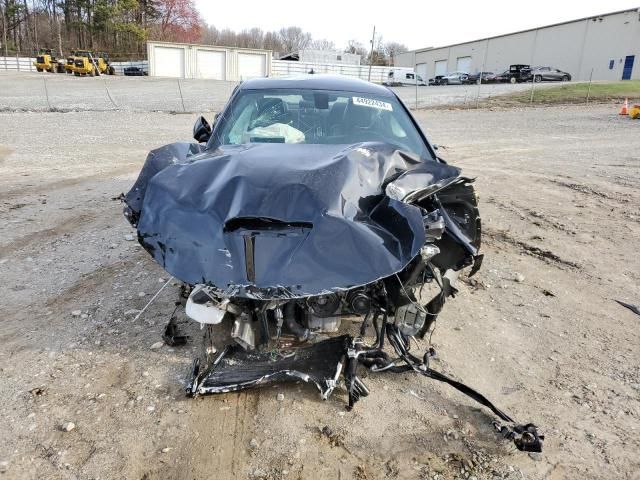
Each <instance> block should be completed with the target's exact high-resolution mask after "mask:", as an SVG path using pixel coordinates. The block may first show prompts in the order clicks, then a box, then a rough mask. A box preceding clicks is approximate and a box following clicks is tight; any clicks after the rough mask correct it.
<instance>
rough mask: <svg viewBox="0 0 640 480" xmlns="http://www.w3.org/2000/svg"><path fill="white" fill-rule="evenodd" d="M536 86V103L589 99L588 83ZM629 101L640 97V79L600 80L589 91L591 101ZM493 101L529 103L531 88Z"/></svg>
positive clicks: (495, 98)
mask: <svg viewBox="0 0 640 480" xmlns="http://www.w3.org/2000/svg"><path fill="white" fill-rule="evenodd" d="M537 87H538V84H536V86H535V87H534V92H533V103H534V104H562V103H564V104H566V103H585V102H586V100H587V91H588V90H589V84H588V83H569V84H560V85H557V86H553V87H547V86H545V87H542V88H537ZM625 98H628V99H629V101H633V100H635V99H640V80H626V81H624V82H622V81H620V82H598V83H592V84H591V91H590V92H589V101H590V102H610V101H624V99H625ZM491 100H492V102H491V103H494V102H495V103H506V104H510V103H516V104H517V103H529V102H530V101H531V90H526V91H522V92H517V93H510V94H507V95H501V96H499V97H493V98H492V99H491Z"/></svg>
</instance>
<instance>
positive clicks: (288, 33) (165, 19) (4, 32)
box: [0, 0, 407, 65]
mask: <svg viewBox="0 0 640 480" xmlns="http://www.w3.org/2000/svg"><path fill="white" fill-rule="evenodd" d="M0 16H1V17H2V19H1V24H0V32H1V34H0V43H1V44H2V45H0V52H1V53H2V54H5V55H9V54H11V55H13V54H22V55H31V54H33V53H34V52H36V51H37V50H38V49H39V48H51V49H54V50H57V51H58V52H62V54H67V53H68V52H69V51H70V50H73V49H92V50H97V51H107V52H109V53H110V54H111V57H112V58H114V59H127V58H141V57H143V56H144V55H145V53H146V47H145V42H146V41H147V40H164V41H171V42H185V43H202V44H205V45H219V46H227V47H240V48H257V49H267V50H272V51H273V52H274V55H284V54H287V53H291V52H296V51H299V50H303V49H317V50H339V51H345V52H349V53H357V54H360V55H361V56H362V58H363V61H364V62H366V63H368V62H369V59H371V61H372V63H373V64H374V65H392V64H393V62H394V59H395V57H396V55H398V54H399V53H402V52H404V51H406V50H407V47H406V46H404V45H403V44H401V43H397V42H385V41H383V39H382V37H381V36H379V37H378V38H377V39H376V41H375V43H374V48H373V49H371V48H370V46H369V47H365V46H364V45H362V44H361V43H359V42H357V41H355V40H352V41H350V42H348V44H347V45H346V46H345V47H344V48H338V47H336V45H335V43H334V42H333V41H331V40H327V39H314V38H313V37H312V35H311V34H310V33H308V32H305V31H304V30H303V29H301V28H300V27H296V26H291V27H283V28H281V29H280V30H277V31H263V30H262V29H260V28H250V29H245V30H241V31H239V32H236V31H234V30H231V29H228V28H224V29H218V28H216V27H215V26H213V25H206V24H205V22H204V21H203V20H202V18H201V17H200V14H199V12H198V10H197V8H196V6H195V3H194V0H0Z"/></svg>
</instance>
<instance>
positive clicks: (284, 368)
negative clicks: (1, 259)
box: [125, 142, 544, 451]
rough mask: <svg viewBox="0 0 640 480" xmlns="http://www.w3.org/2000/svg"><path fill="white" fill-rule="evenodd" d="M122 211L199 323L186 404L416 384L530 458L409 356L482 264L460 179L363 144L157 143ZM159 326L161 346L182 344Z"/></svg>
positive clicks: (519, 434)
mask: <svg viewBox="0 0 640 480" xmlns="http://www.w3.org/2000/svg"><path fill="white" fill-rule="evenodd" d="M125 203H126V207H125V216H126V217H127V219H128V220H129V221H130V222H131V223H132V225H134V226H136V227H137V229H138V239H139V241H140V243H141V245H142V246H143V247H144V248H145V249H146V250H147V251H148V252H149V253H150V254H151V255H152V256H153V258H154V259H155V260H156V261H157V262H158V263H159V264H160V265H162V266H163V268H165V270H167V272H169V273H170V274H171V275H173V276H174V277H175V278H177V279H179V280H180V281H182V282H183V289H182V297H183V299H182V300H183V302H182V304H183V305H184V309H185V313H186V315H187V316H188V317H189V318H190V319H192V320H194V321H195V322H197V323H198V324H200V326H201V327H202V330H203V334H204V342H203V351H202V355H201V356H200V358H198V359H196V360H195V361H194V364H193V370H192V374H191V377H190V378H189V380H188V384H187V386H186V390H187V393H188V394H189V395H192V396H196V395H204V394H214V393H221V392H229V391H236V390H242V389H246V388H252V387H258V386H263V385H266V384H269V383H274V382H286V381H300V380H302V381H304V382H307V383H310V384H313V385H315V386H316V387H317V389H318V390H319V392H320V395H321V397H322V398H323V399H326V398H328V397H329V395H331V393H332V392H333V391H334V390H335V389H336V388H342V387H343V386H344V388H346V391H347V393H348V399H349V404H348V407H349V408H353V406H354V405H355V403H356V402H357V401H358V400H359V399H361V398H363V397H366V396H367V395H368V394H369V390H368V388H367V387H366V385H365V384H364V383H363V381H362V380H361V379H360V378H359V377H358V375H357V371H358V368H367V369H369V370H370V371H371V372H388V373H392V372H395V373H399V372H415V373H417V374H420V375H424V376H426V377H429V378H432V379H435V380H439V381H442V382H445V383H448V384H449V385H451V386H453V387H454V388H456V389H458V390H460V391H461V392H463V393H465V394H466V395H468V396H470V397H472V398H474V399H475V400H476V401H478V402H479V403H481V404H483V405H484V406H486V407H488V408H489V409H490V410H491V411H492V412H493V413H494V414H495V415H496V416H497V417H498V418H499V419H500V420H501V421H502V422H503V423H496V427H497V428H498V430H500V432H501V434H502V435H503V436H505V437H506V438H510V439H512V440H513V441H514V442H515V445H516V446H517V447H518V448H519V449H521V450H526V451H541V448H542V441H543V438H544V436H543V435H540V434H538V432H537V430H536V428H535V426H533V425H532V424H525V425H520V424H517V423H515V421H514V420H513V419H512V418H511V417H509V416H508V415H507V414H505V413H504V412H502V411H501V410H500V409H498V408H497V407H495V406H494V405H493V404H492V403H491V402H490V401H489V400H488V399H486V398H485V397H484V396H482V395H481V394H479V393H478V392H476V391H475V390H473V389H471V388H470V387H467V386H466V385H464V384H462V383H460V382H458V381H456V380H454V379H451V378H449V377H447V376H445V375H443V374H441V373H439V372H437V371H435V370H433V369H432V368H431V367H430V365H429V359H430V358H431V357H432V356H433V355H434V351H433V349H430V348H429V349H427V351H426V352H424V353H422V354H417V353H414V352H413V351H412V350H411V342H410V339H411V337H417V338H424V337H425V336H426V335H427V334H429V332H431V331H432V328H433V325H434V322H435V321H436V319H437V317H438V314H439V313H440V311H441V310H442V308H443V306H444V304H445V302H446V300H447V299H448V298H449V297H452V296H454V295H455V294H456V292H457V290H456V288H455V282H456V278H457V276H458V274H459V272H460V271H461V270H462V269H464V268H468V269H469V272H468V275H470V276H471V275H473V274H474V273H475V272H477V270H478V269H479V268H480V266H481V263H482V258H483V257H482V255H481V254H479V248H480V235H481V223H480V217H479V213H478V209H477V199H476V196H475V192H474V189H473V180H471V179H469V178H465V177H463V176H461V174H460V170H459V169H457V168H455V167H452V166H449V165H446V164H445V163H441V162H424V161H420V160H419V159H417V158H415V157H413V156H412V155H410V154H407V153H406V152H403V151H401V150H399V149H397V148H396V147H394V146H392V145H389V144H385V143H377V142H366V143H360V144H355V145H351V146H347V147H345V146H344V145H314V146H313V147H312V148H310V146H309V145H295V144H292V145H286V146H283V145H280V144H270V143H263V144H254V145H249V146H247V145H242V146H229V147H224V148H218V149H216V150H215V151H209V150H206V149H205V148H204V147H202V146H199V145H194V144H172V145H168V146H166V147H163V148H161V149H158V150H155V151H153V152H151V153H150V155H149V157H148V159H147V162H146V164H145V166H144V168H143V170H142V172H141V174H140V177H139V178H138V180H137V182H136V184H135V185H134V187H133V188H132V190H131V191H130V192H129V193H128V194H127V195H126V197H125ZM425 291H426V292H427V294H425ZM174 319H175V317H172V321H171V322H170V323H169V325H168V326H167V332H166V334H165V341H167V342H168V343H171V342H173V343H174V344H179V343H183V342H184V341H185V340H186V339H185V338H184V337H183V336H181V335H180V334H179V332H177V330H176V329H177V326H176V323H175V321H174ZM345 332H347V333H345Z"/></svg>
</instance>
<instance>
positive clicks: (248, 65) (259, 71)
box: [238, 53, 267, 80]
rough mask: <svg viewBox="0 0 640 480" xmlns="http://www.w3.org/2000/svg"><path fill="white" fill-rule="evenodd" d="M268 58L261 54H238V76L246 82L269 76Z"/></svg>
mask: <svg viewBox="0 0 640 480" xmlns="http://www.w3.org/2000/svg"><path fill="white" fill-rule="evenodd" d="M266 70H267V57H266V56H265V55H263V54H259V53H238V76H239V77H240V78H241V79H242V80H245V79H247V78H253V77H266V76H267V71H266Z"/></svg>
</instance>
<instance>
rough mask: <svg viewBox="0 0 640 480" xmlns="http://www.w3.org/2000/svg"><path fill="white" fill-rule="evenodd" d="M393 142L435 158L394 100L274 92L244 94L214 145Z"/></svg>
mask: <svg viewBox="0 0 640 480" xmlns="http://www.w3.org/2000/svg"><path fill="white" fill-rule="evenodd" d="M370 141H379V142H386V143H391V144H393V145H395V146H397V147H399V148H400V149H402V150H406V151H408V152H410V153H413V154H415V155H417V156H419V157H421V158H431V155H430V154H429V152H428V149H427V147H426V145H425V143H424V141H423V139H422V137H421V135H420V133H419V132H418V131H417V129H416V128H415V126H414V124H413V122H412V121H411V119H410V117H409V115H408V114H407V112H406V111H405V109H404V108H403V107H402V106H401V105H400V103H399V102H398V101H397V100H396V99H395V98H394V97H387V96H379V95H371V94H365V93H357V92H345V91H328V90H310V89H304V90H299V89H274V90H266V89H265V90H246V91H241V92H240V93H239V94H238V95H237V96H236V97H235V98H234V99H233V103H232V104H231V105H230V106H229V107H228V108H227V110H226V115H225V116H221V117H220V118H219V119H218V122H217V125H216V128H215V137H214V138H213V139H212V143H213V144H214V145H216V146H217V145H239V144H246V143H305V144H329V145H338V144H347V145H350V144H353V143H360V142H370Z"/></svg>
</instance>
